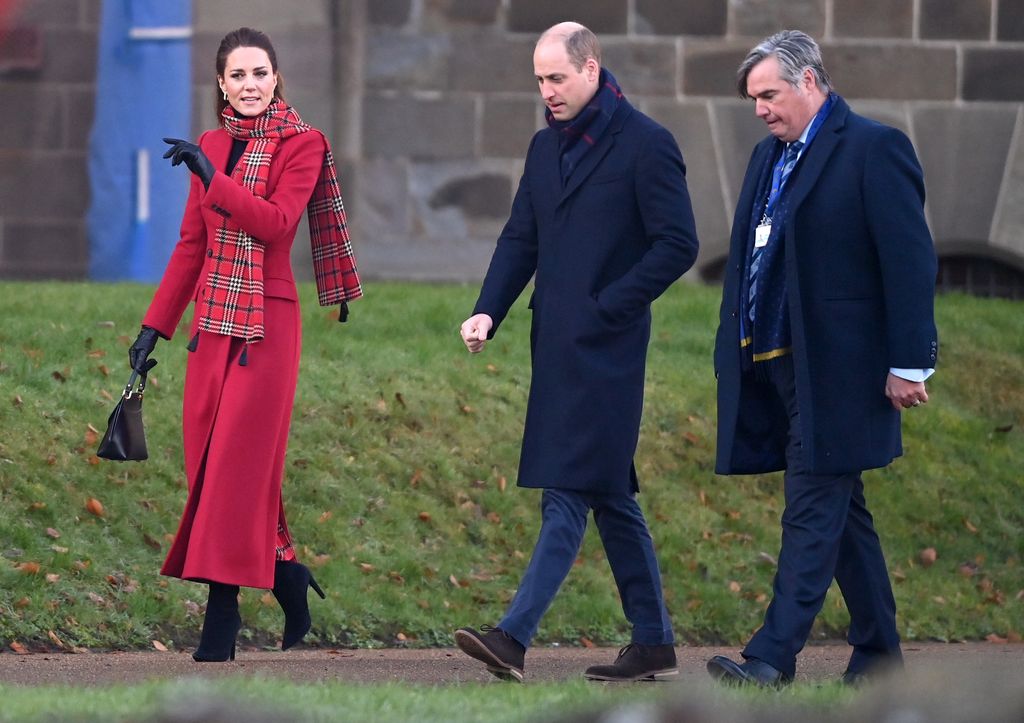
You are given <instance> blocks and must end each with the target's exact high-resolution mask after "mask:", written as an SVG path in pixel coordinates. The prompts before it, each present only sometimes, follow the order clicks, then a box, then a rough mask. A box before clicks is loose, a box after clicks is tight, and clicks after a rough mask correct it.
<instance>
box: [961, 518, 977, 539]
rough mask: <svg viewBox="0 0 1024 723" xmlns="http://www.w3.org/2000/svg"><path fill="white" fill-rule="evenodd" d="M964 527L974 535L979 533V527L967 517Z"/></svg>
mask: <svg viewBox="0 0 1024 723" xmlns="http://www.w3.org/2000/svg"><path fill="white" fill-rule="evenodd" d="M964 527H966V528H967V531H968V532H970V533H971V534H972V535H977V534H978V528H977V527H975V526H974V525H972V524H971V521H970V520H968V519H967V518H966V517H965V518H964Z"/></svg>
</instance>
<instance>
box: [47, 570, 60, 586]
mask: <svg viewBox="0 0 1024 723" xmlns="http://www.w3.org/2000/svg"><path fill="white" fill-rule="evenodd" d="M46 582H48V583H51V584H52V583H55V582H60V575H58V574H57V573H55V572H48V573H46Z"/></svg>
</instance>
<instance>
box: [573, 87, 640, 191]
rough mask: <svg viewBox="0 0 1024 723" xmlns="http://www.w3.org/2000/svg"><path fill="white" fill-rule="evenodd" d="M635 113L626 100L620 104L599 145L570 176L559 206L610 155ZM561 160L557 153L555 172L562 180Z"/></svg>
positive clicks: (584, 157) (592, 149)
mask: <svg viewBox="0 0 1024 723" xmlns="http://www.w3.org/2000/svg"><path fill="white" fill-rule="evenodd" d="M632 112H633V106H631V105H630V104H629V101H627V100H626V99H625V98H623V99H622V100H621V101H620V102H619V107H618V109H617V110H616V111H615V115H614V116H612V121H611V123H610V124H609V126H608V130H607V131H606V132H605V134H604V135H603V136H601V138H600V139H599V140H598V141H597V145H596V146H594V147H593V148H591V149H590V150H589V151H587V152H586V153H585V154H584V156H583V158H582V159H581V160H580V165H579V166H578V167H577V168H576V170H575V171H573V174H572V175H571V176H569V182H568V183H567V184H566V185H565V188H564V189H563V190H562V195H561V197H560V198H559V199H558V205H562V204H563V203H565V202H566V200H568V198H569V197H570V196H571V195H572V194H573V193H574V192H575V191H576V189H577V188H579V187H580V184H582V183H583V181H585V180H586V179H587V176H589V175H590V174H591V173H593V171H594V169H595V168H597V166H598V165H599V164H600V163H601V160H602V159H603V158H604V157H605V156H606V155H608V151H610V150H611V149H612V146H614V145H615V136H616V135H618V133H619V131H621V130H622V125H623V123H625V121H626V118H627V117H629V114H630V113H632ZM559 163H560V160H559V158H558V154H557V152H556V153H555V171H556V174H557V175H556V178H561V170H560V169H559Z"/></svg>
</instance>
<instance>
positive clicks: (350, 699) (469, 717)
mask: <svg viewBox="0 0 1024 723" xmlns="http://www.w3.org/2000/svg"><path fill="white" fill-rule="evenodd" d="M858 695H859V694H858V693H855V692H854V691H851V690H848V689H844V688H842V687H841V686H840V685H838V684H835V683H833V684H827V685H817V686H812V685H794V686H791V687H789V688H787V689H785V690H782V691H759V690H736V689H727V688H719V689H711V688H709V687H707V686H702V687H693V686H678V685H656V684H638V685H595V684H593V683H586V682H584V681H583V680H576V681H570V682H563V683H545V684H539V685H533V684H531V685H526V686H520V685H508V684H501V683H497V682H495V683H492V684H488V685H479V684H462V685H454V686H445V687H431V686H410V685H404V684H394V683H392V684H382V685H353V684H345V683H308V684H299V683H288V682H284V681H280V680H274V679H268V678H252V679H246V678H233V679H222V680H217V681H213V680H204V679H201V678H198V677H197V678H185V679H180V680H176V681H168V682H159V683H147V684H142V685H133V686H109V687H104V688H77V687H71V686H41V687H32V688H22V687H15V686H5V685H2V684H0V696H2V699H3V706H2V707H0V721H33V720H39V721H54V720H62V721H63V720H72V721H92V720H102V721H112V720H130V721H143V720H168V719H170V718H162V717H160V716H161V715H167V714H168V713H170V712H173V713H174V715H175V717H174V718H173V719H174V720H256V721H358V722H359V723H364V722H365V721H417V722H418V723H428V722H430V721H437V722H438V723H451V721H476V720H479V721H492V722H495V723H498V722H503V721H510V722H511V721H538V720H544V721H552V720H556V719H567V718H568V717H570V716H579V718H575V717H574V718H573V720H581V721H582V720H586V719H588V718H589V717H590V716H588V712H589V711H593V712H608V711H609V710H610V709H612V708H614V707H616V706H633V707H634V708H635V706H637V705H639V704H644V705H672V703H673V702H674V701H678V702H680V703H685V704H686V705H688V706H691V707H692V708H693V709H696V710H701V711H705V712H706V711H714V714H715V718H713V719H716V720H730V719H732V720H736V719H738V716H739V715H742V716H743V718H744V719H748V717H753V716H754V713H753V711H755V710H756V711H757V712H758V715H759V716H761V717H760V718H758V719H759V720H765V718H764V716H766V715H768V716H771V715H772V714H773V713H774V714H775V715H778V716H780V717H779V718H778V720H792V719H791V718H789V717H788V712H794V713H796V712H801V711H802V712H807V711H812V712H813V711H824V710H827V709H835V708H838V709H840V710H842V709H844V708H846V707H847V706H849V704H850V703H851V701H856V700H857V698H858ZM217 713H220V714H222V715H221V717H217V716H216V714H217ZM225 713H226V714H227V715H223V714H225ZM730 713H733V714H734V715H730ZM701 719H702V720H708V718H706V717H702V718H701ZM770 720H775V718H771V719H770Z"/></svg>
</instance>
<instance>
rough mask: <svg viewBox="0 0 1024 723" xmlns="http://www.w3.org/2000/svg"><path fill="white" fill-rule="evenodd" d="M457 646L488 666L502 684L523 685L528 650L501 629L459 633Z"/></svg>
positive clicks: (483, 628) (465, 630)
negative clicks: (515, 683) (506, 682)
mask: <svg viewBox="0 0 1024 723" xmlns="http://www.w3.org/2000/svg"><path fill="white" fill-rule="evenodd" d="M455 644H456V645H458V646H459V650H461V651H462V652H463V653H465V654H466V655H468V656H469V657H471V658H476V659H477V660H479V661H480V662H482V663H485V664H486V665H487V670H488V671H490V672H491V674H492V675H495V676H497V677H499V678H501V679H502V680H514V681H515V682H517V683H522V682H523V668H524V667H525V666H524V664H523V661H524V660H525V658H526V648H524V647H523V646H522V645H521V644H520V643H519V641H518V640H516V639H515V638H513V637H512V636H511V635H509V634H508V633H506V632H505V631H504V630H502V629H501V628H492V627H491V626H490V625H484V626H483V627H481V628H480V630H479V632H478V631H476V630H474V629H473V628H459V629H458V630H456V631H455Z"/></svg>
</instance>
